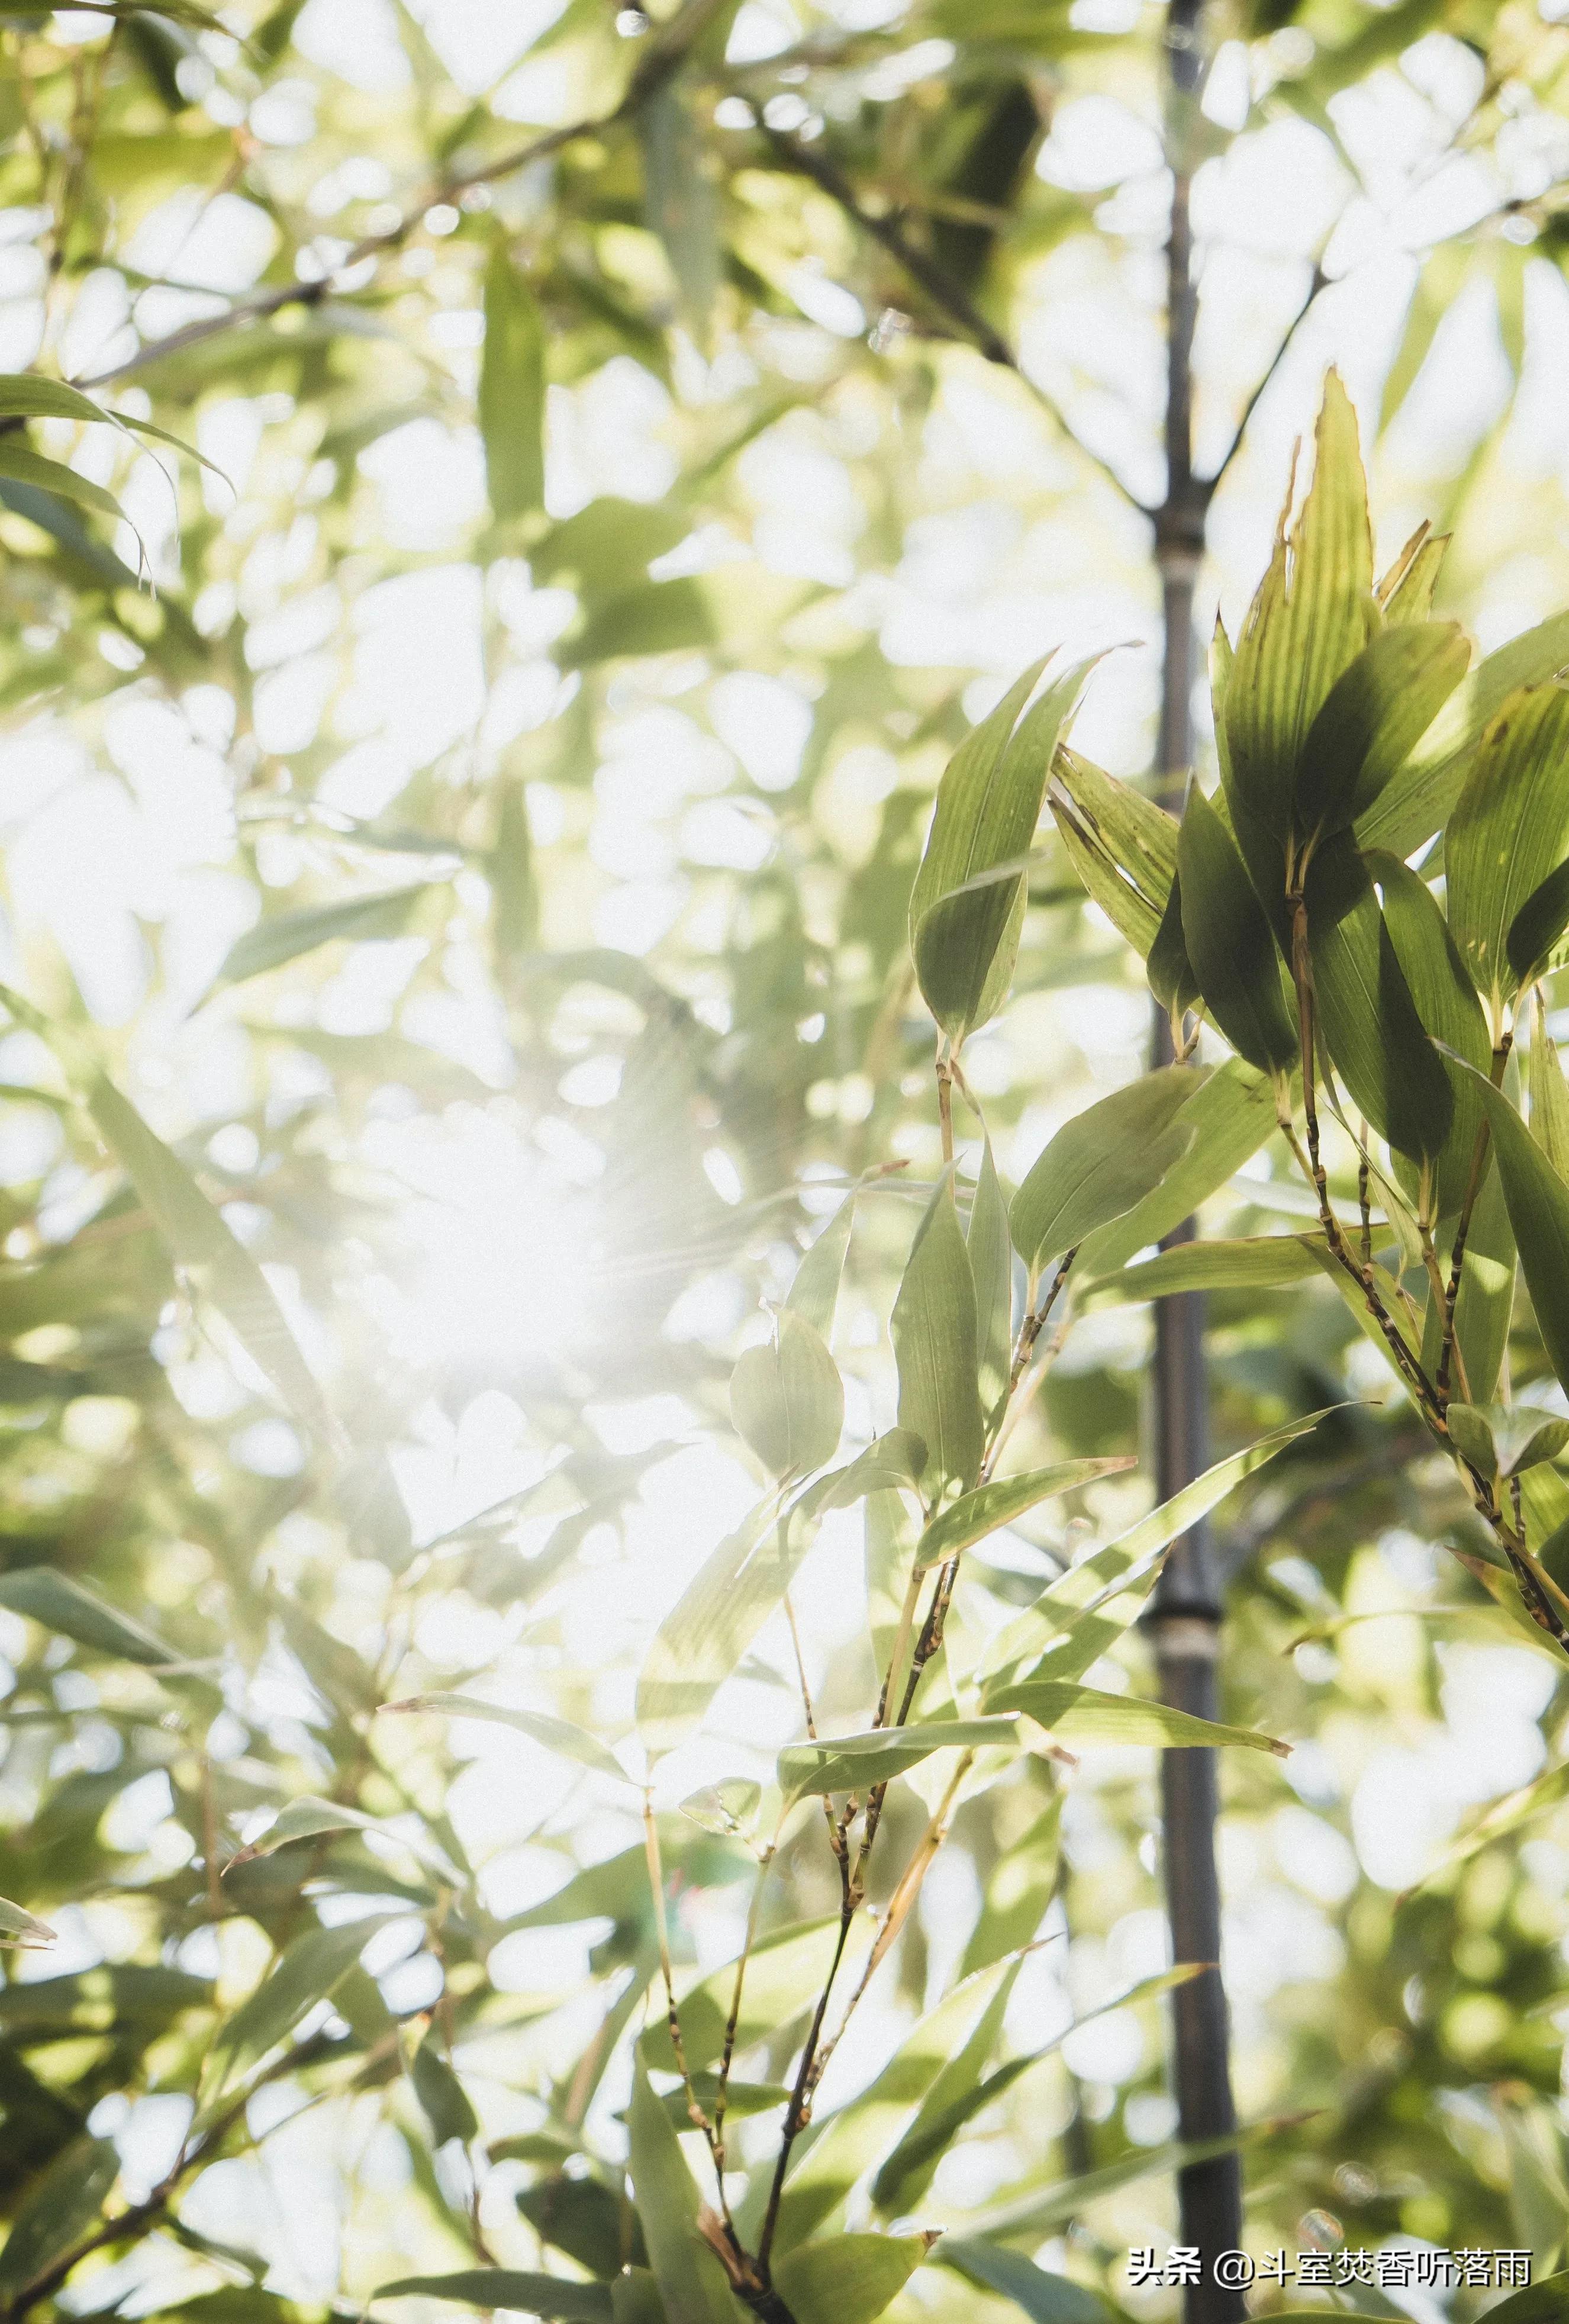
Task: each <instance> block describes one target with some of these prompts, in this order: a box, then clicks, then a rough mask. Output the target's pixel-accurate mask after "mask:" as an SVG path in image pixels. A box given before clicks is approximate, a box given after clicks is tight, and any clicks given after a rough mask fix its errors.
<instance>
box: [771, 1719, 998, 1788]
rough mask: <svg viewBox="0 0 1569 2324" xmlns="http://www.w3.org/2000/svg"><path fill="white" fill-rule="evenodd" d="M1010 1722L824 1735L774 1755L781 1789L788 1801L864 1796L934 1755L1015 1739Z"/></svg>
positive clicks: (927, 1723)
mask: <svg viewBox="0 0 1569 2324" xmlns="http://www.w3.org/2000/svg"><path fill="white" fill-rule="evenodd" d="M1018 1731H1019V1730H1018V1729H1017V1728H1016V1727H1015V1725H1014V1723H1013V1721H1012V1720H1010V1719H931V1720H924V1721H920V1722H918V1723H917V1724H915V1725H912V1726H909V1727H873V1728H869V1729H867V1730H866V1732H865V1733H864V1734H861V1735H826V1736H824V1737H823V1738H821V1740H820V1741H817V1742H815V1743H792V1744H790V1745H789V1746H788V1747H787V1748H786V1749H784V1750H783V1751H781V1752H780V1755H779V1783H780V1790H781V1791H782V1792H783V1793H784V1795H785V1797H786V1799H787V1800H798V1799H804V1798H805V1797H806V1796H807V1795H808V1794H809V1793H814V1792H816V1793H821V1794H823V1795H824V1796H825V1797H826V1796H827V1794H830V1793H833V1792H868V1791H870V1790H871V1789H872V1786H873V1785H874V1784H887V1783H891V1782H892V1781H893V1779H894V1777H895V1776H896V1775H908V1773H909V1770H910V1768H911V1767H918V1766H919V1765H920V1763H921V1761H922V1760H923V1759H929V1758H930V1757H931V1755H932V1753H933V1752H934V1751H946V1750H948V1749H956V1750H965V1751H981V1750H985V1749H987V1748H991V1747H993V1746H995V1745H997V1744H999V1743H1012V1742H1016V1741H1017V1739H1018Z"/></svg>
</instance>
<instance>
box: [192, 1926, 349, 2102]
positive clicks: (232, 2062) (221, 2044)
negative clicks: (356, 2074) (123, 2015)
mask: <svg viewBox="0 0 1569 2324" xmlns="http://www.w3.org/2000/svg"><path fill="white" fill-rule="evenodd" d="M385 1917H386V1915H385V1914H370V1915H369V1916H367V1917H366V1918H365V1919H364V1920H358V1921H346V1922H340V1923H338V1924H337V1927H335V1928H310V1929H307V1930H306V1931H305V1932H304V1933H303V1934H302V1935H300V1936H298V1937H296V1938H295V1939H294V1940H293V1941H292V1942H291V1944H289V1945H288V1946H286V1947H285V1949H284V1950H283V1951H282V1952H281V1954H280V1955H279V1957H278V1959H277V1960H276V1961H275V1962H274V1963H273V1965H272V1969H270V1970H269V1971H268V1973H267V1975H266V1976H265V1977H264V1978H263V1980H262V1982H261V1984H260V1985H259V1986H258V1987H256V1989H255V1991H254V1993H253V1994H252V1995H251V1996H250V1997H249V1999H248V2000H245V2001H243V2002H242V2003H241V2004H240V2006H239V2007H238V2009H236V2010H235V2014H234V2015H233V2016H232V2017H231V2018H229V2019H227V2020H226V2023H225V2024H222V2025H220V2026H219V2027H218V2030H217V2034H216V2035H215V2036H214V2040H213V2052H214V2055H215V2057H216V2058H217V2061H218V2068H217V2080H218V2082H219V2083H220V2084H221V2083H222V2082H224V2081H226V2080H228V2079H229V2077H230V2076H231V2075H233V2074H235V2073H237V2072H240V2071H242V2070H244V2068H245V2067H246V2066H249V2065H254V2063H255V2062H256V2061H257V2060H258V2059H261V2058H264V2057H265V2056H266V2054H267V2052H268V2051H269V2050H273V2049H276V2047H277V2045H278V2043H280V2042H283V2041H286V2040H287V2039H288V2037H289V2035H290V2034H291V2033H292V2032H293V2031H294V2028H295V2027H296V2025H298V2024H299V2023H300V2019H301V2018H302V2017H303V2016H304V2015H305V2014H306V2012H307V2010H309V2009H314V2008H315V2006H316V2005H317V2003H318V2001H326V2000H328V1998H329V1997H331V1996H332V1995H333V1994H334V1993H336V1992H337V1988H338V1987H339V1986H340V1985H341V1984H342V1983H343V1981H344V1979H345V1978H346V1977H347V1975H348V1973H349V1971H350V1970H351V1969H354V1968H355V1966H356V1965H357V1963H358V1960H359V1957H360V1955H361V1953H362V1952H364V1950H365V1945H366V1943H367V1942H368V1941H369V1939H370V1938H371V1936H372V1935H373V1934H374V1932H375V1930H376V1928H377V1927H378V1925H379V1924H380V1923H381V1922H382V1921H383V1919H385Z"/></svg>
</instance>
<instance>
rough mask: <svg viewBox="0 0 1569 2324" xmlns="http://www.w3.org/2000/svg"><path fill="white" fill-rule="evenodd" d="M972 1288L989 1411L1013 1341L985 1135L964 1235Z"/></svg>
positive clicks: (999, 1204)
mask: <svg viewBox="0 0 1569 2324" xmlns="http://www.w3.org/2000/svg"><path fill="white" fill-rule="evenodd" d="M964 1240H965V1244H966V1246H967V1248H968V1250H969V1254H970V1273H971V1276H972V1277H973V1278H974V1286H975V1351H976V1356H977V1360H978V1364H979V1371H980V1388H981V1405H982V1409H983V1412H984V1413H985V1414H987V1415H990V1414H991V1413H992V1412H993V1411H994V1410H995V1408H996V1406H997V1405H998V1403H999V1401H1000V1400H1001V1396H1002V1393H1003V1391H1004V1389H1005V1388H1007V1386H1008V1373H1009V1365H1010V1360H1011V1352H1012V1344H1013V1240H1012V1237H1011V1233H1010V1231H1009V1226H1008V1204H1007V1202H1006V1200H1005V1199H1004V1197H1003V1193H1002V1185H1001V1180H1000V1179H999V1177H998V1176H997V1165H996V1163H995V1161H994V1160H993V1159H992V1141H991V1139H989V1138H988V1139H986V1141H985V1143H984V1145H983V1148H982V1149H981V1169H980V1175H979V1176H978V1177H977V1178H976V1181H975V1191H974V1194H973V1195H972V1196H971V1198H970V1224H969V1229H968V1231H967V1233H966V1235H965V1238H964Z"/></svg>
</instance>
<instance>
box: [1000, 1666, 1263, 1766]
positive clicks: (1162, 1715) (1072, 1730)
mask: <svg viewBox="0 0 1569 2324" xmlns="http://www.w3.org/2000/svg"><path fill="white" fill-rule="evenodd" d="M986 1703H987V1707H988V1709H990V1710H992V1711H1020V1712H1022V1713H1023V1715H1024V1716H1025V1717H1026V1718H1027V1719H1033V1720H1034V1721H1035V1723H1036V1725H1037V1726H1038V1727H1043V1728H1045V1729H1046V1730H1047V1732H1048V1734H1050V1735H1055V1736H1057V1737H1059V1738H1061V1739H1062V1741H1063V1742H1065V1743H1069V1744H1072V1743H1075V1742H1078V1743H1149V1744H1153V1745H1154V1746H1155V1747H1156V1748H1157V1749H1158V1750H1162V1751H1173V1750H1183V1749H1186V1748H1208V1747H1209V1746H1210V1745H1212V1744H1217V1745H1218V1744H1227V1743H1235V1744H1242V1745H1245V1746H1246V1747H1247V1748H1249V1749H1250V1750H1253V1751H1272V1752H1273V1753H1274V1754H1275V1756H1276V1757H1277V1758H1281V1759H1283V1758H1285V1757H1286V1756H1287V1754H1288V1751H1289V1749H1290V1748H1291V1747H1290V1745H1289V1744H1287V1743H1281V1742H1278V1741H1277V1740H1276V1738H1275V1737H1274V1736H1272V1735H1260V1734H1259V1733H1258V1732H1257V1731H1256V1730H1255V1729H1253V1728H1251V1727H1224V1726H1222V1725H1221V1724H1220V1722H1219V1721H1218V1720H1210V1719H1195V1718H1193V1717H1192V1716H1191V1714H1190V1713H1189V1712H1187V1711H1174V1710H1173V1709H1172V1707H1171V1705H1170V1704H1169V1703H1166V1702H1154V1701H1144V1700H1142V1699H1141V1698H1140V1697H1138V1696H1135V1695H1128V1694H1104V1693H1103V1692H1100V1691H1099V1690H1098V1689H1097V1688H1095V1687H1093V1686H1076V1685H1075V1684H1073V1683H1071V1682H1069V1681H1067V1680H1064V1679H1027V1680H1025V1681H1023V1682H1022V1683H1020V1684H1019V1685H1015V1686H1003V1687H998V1688H995V1689H993V1690H991V1691H989V1692H988V1693H987V1696H986Z"/></svg>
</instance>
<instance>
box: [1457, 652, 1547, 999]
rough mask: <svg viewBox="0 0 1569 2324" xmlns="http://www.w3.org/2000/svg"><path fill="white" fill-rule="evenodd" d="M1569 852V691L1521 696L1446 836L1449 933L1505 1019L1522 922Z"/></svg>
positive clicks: (1485, 744) (1485, 742) (1509, 708)
mask: <svg viewBox="0 0 1569 2324" xmlns="http://www.w3.org/2000/svg"><path fill="white" fill-rule="evenodd" d="M1566 843H1569V690H1566V689H1565V688H1564V687H1560V686H1556V685H1553V686H1537V687H1526V688H1522V689H1521V691H1519V692H1518V693H1517V694H1514V695H1511V696H1510V697H1509V700H1508V701H1507V702H1506V703H1505V704H1504V705H1503V706H1502V707H1501V708H1500V711H1499V713H1498V715H1497V716H1496V717H1495V718H1494V719H1493V720H1492V722H1491V724H1490V725H1489V727H1488V728H1487V731H1486V733H1484V734H1483V736H1482V737H1481V742H1480V743H1479V744H1478V746H1477V751H1476V755H1475V760H1474V762H1473V764H1472V768H1471V771H1470V773H1469V774H1468V776H1467V778H1466V782H1465V788H1464V789H1463V791H1462V792H1461V794H1460V797H1459V798H1458V799H1457V800H1456V802H1455V805H1454V813H1453V815H1452V816H1450V818H1449V825H1448V830H1447V832H1446V834H1445V837H1444V868H1445V871H1446V873H1447V876H1448V891H1449V925H1450V927H1452V928H1453V929H1454V935H1455V940H1456V942H1457V943H1458V944H1459V945H1460V948H1461V950H1462V952H1463V954H1465V957H1466V960H1467V961H1468V963H1469V964H1470V967H1471V973H1472V976H1473V977H1474V978H1475V980H1476V983H1477V986H1478V989H1479V990H1480V991H1481V993H1482V994H1483V996H1484V997H1485V998H1487V999H1488V1000H1489V1001H1490V1005H1491V1010H1492V1012H1493V1014H1494V1016H1495V1017H1496V1014H1497V1012H1498V1010H1500V1008H1501V1006H1502V1004H1503V1002H1504V1001H1508V1000H1509V999H1510V998H1511V997H1512V996H1513V994H1514V992H1515V991H1516V990H1517V988H1518V983H1519V976H1518V972H1517V971H1516V970H1515V969H1514V967H1513V966H1512V965H1511V964H1510V961H1509V931H1510V929H1511V927H1513V925H1514V922H1515V918H1516V916H1517V915H1518V913H1519V911H1520V910H1521V908H1522V907H1524V906H1525V905H1526V904H1527V903H1528V902H1529V901H1530V899H1532V897H1533V896H1534V895H1535V893H1536V890H1537V888H1538V886H1539V884H1540V882H1541V879H1542V874H1543V869H1544V867H1545V866H1547V865H1551V864H1554V863H1556V862H1558V861H1559V859H1560V858H1561V857H1562V855H1563V853H1564V846H1565V844H1566Z"/></svg>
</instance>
